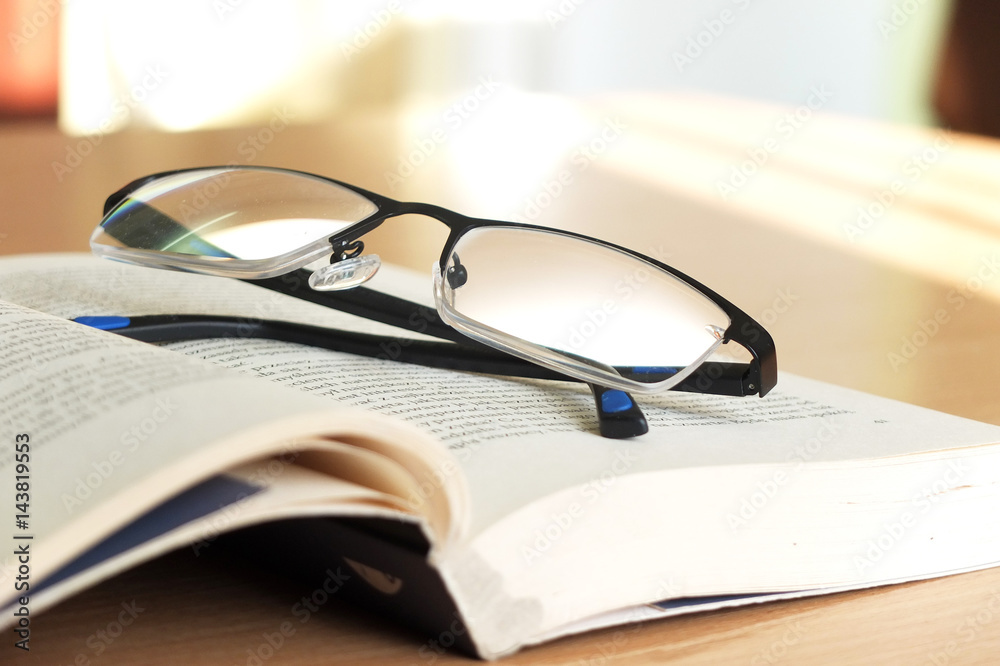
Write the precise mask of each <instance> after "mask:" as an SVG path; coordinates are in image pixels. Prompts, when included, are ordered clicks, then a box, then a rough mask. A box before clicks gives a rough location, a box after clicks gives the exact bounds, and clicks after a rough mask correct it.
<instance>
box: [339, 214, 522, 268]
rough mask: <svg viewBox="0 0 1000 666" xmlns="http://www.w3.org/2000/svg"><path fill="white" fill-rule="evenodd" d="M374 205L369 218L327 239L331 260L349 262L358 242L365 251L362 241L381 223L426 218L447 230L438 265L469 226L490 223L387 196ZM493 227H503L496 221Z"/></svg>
mask: <svg viewBox="0 0 1000 666" xmlns="http://www.w3.org/2000/svg"><path fill="white" fill-rule="evenodd" d="M373 203H374V204H375V205H376V206H377V207H378V211H376V212H375V213H374V214H373V215H372V216H370V217H368V218H367V219H364V220H361V221H360V222H358V223H356V224H352V225H350V226H349V227H347V228H346V229H342V230H341V231H339V232H337V233H336V234H334V235H332V236H330V238H329V242H330V247H331V253H332V257H331V261H334V260H340V259H350V258H353V257H355V256H357V254H359V253H360V252H358V253H355V254H345V253H349V252H353V248H355V247H356V246H357V244H358V243H361V246H360V247H361V248H362V250H363V249H364V243H363V241H362V240H361V239H362V238H363V237H364V236H365V235H366V234H369V233H371V232H372V231H374V230H375V229H377V228H378V227H380V226H382V223H383V222H385V221H387V220H390V219H392V218H394V217H402V216H404V215H420V216H422V217H429V218H431V219H434V220H437V221H438V222H440V223H442V224H444V225H445V226H446V227H447V228H448V232H449V235H448V238H447V240H446V241H445V243H444V246H443V251H442V254H441V258H440V261H441V264H442V265H443V264H444V261H445V259H446V257H445V255H446V254H447V249H448V248H449V247H451V246H452V245H453V244H454V240H455V239H456V238H457V237H458V235H459V234H460V233H461V232H462V231H464V230H465V229H467V228H468V227H470V226H474V225H476V224H477V223H480V224H482V223H489V221H488V220H477V219H475V218H471V217H467V216H465V215H462V214H461V213H456V212H455V211H452V210H448V209H447V208H442V207H441V206H437V205H435V204H427V203H419V202H409V201H395V200H393V199H388V198H386V197H378V199H377V200H375V201H373ZM496 224H502V223H500V222H497V223H496Z"/></svg>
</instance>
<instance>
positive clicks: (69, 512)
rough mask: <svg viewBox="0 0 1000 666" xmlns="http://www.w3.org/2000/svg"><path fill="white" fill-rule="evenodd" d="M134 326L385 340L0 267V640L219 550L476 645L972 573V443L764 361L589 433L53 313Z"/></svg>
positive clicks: (996, 495)
mask: <svg viewBox="0 0 1000 666" xmlns="http://www.w3.org/2000/svg"><path fill="white" fill-rule="evenodd" d="M383 273H384V275H383V274H380V275H379V276H378V277H377V278H376V280H382V281H383V283H384V284H383V285H382V286H383V287H385V288H387V289H391V290H394V291H396V292H397V293H404V292H405V293H409V294H410V295H411V296H412V295H414V294H415V295H416V298H425V296H424V294H425V293H427V294H428V295H429V291H430V290H429V285H427V284H424V283H422V282H420V283H418V284H413V280H412V277H411V276H409V275H408V274H406V273H405V272H403V271H401V270H397V271H392V270H390V267H386V268H383ZM376 286H379V285H378V284H376ZM158 313H185V314H197V313H211V314H216V315H232V316H237V317H246V318H247V320H248V321H250V320H253V319H254V318H267V319H283V320H289V321H298V322H307V323H310V324H314V325H322V326H331V327H339V328H349V329H353V330H364V331H367V332H374V333H380V334H387V335H390V336H398V335H399V333H398V332H396V331H394V330H392V329H388V327H383V326H381V325H379V324H375V323H372V322H368V321H364V320H360V319H357V318H354V317H351V316H350V315H345V314H341V313H337V312H331V311H329V310H326V309H324V308H320V307H318V306H314V305H311V304H308V303H304V302H300V301H297V300H295V299H292V298H288V297H284V296H282V295H279V294H275V293H273V292H268V291H264V290H261V289H259V288H257V287H254V286H251V285H247V284H243V283H239V282H236V281H233V280H227V279H222V278H214V277H206V276H199V275H190V274H182V273H171V272H166V271H156V270H150V269H142V268H137V267H132V266H127V265H122V264H115V263H112V262H107V261H101V260H97V259H94V258H91V257H89V256H84V255H46V256H35V257H10V258H5V259H3V260H0V355H2V359H3V362H2V364H0V405H2V413H3V418H2V420H0V422H2V433H0V484H2V487H4V488H7V489H8V491H5V492H8V495H9V497H10V498H11V500H13V501H9V502H7V503H6V506H7V507H8V509H7V510H8V513H9V515H7V516H6V517H5V520H7V521H8V522H7V524H8V531H7V533H8V534H9V535H11V536H10V537H8V545H9V547H8V548H7V549H5V551H4V556H3V559H2V563H3V565H2V571H0V601H2V605H3V607H4V610H3V612H2V618H3V620H2V623H3V626H4V628H5V629H8V630H9V629H13V630H15V633H14V636H15V637H20V638H15V640H22V641H25V646H28V645H29V643H28V641H30V623H31V618H32V617H34V616H35V614H37V613H40V612H42V611H44V610H45V608H47V607H50V606H52V605H53V604H55V603H57V602H58V601H59V600H61V599H64V598H66V597H67V596H68V595H71V594H73V593H75V592H77V591H79V590H81V589H83V588H85V587H87V586H90V585H93V584H95V583H96V582H98V581H100V580H102V579H105V578H107V577H109V576H112V575H114V574H115V573H117V572H119V571H121V570H123V569H124V568H126V567H129V566H133V565H135V564H137V563H139V562H141V561H144V560H147V559H149V558H152V557H154V556H157V555H159V554H161V553H163V552H166V551H167V550H170V549H174V548H179V547H189V548H192V549H193V550H194V551H195V552H196V553H197V552H199V550H201V549H205V548H212V547H215V546H216V544H217V543H218V542H219V541H220V540H221V539H222V537H220V536H219V535H220V534H221V533H234V534H235V535H234V536H232V537H231V538H233V539H238V540H244V541H246V542H247V543H249V544H251V545H252V547H249V548H247V549H246V550H247V552H250V551H252V552H254V553H255V554H256V555H258V556H259V557H260V558H261V559H263V560H269V561H271V562H275V563H278V564H279V565H280V566H282V569H283V570H286V571H296V572H298V573H299V574H301V575H305V576H311V577H313V579H314V580H315V581H316V584H317V586H318V587H317V589H318V590H319V589H322V590H325V591H326V592H328V593H333V592H334V591H336V592H337V593H341V592H343V593H344V594H349V595H351V596H354V597H355V598H357V599H359V600H360V601H361V602H362V603H368V604H371V605H374V606H375V607H377V608H379V609H381V610H382V611H384V612H386V613H390V614H393V615H396V616H399V617H400V618H404V619H405V618H410V619H409V620H406V621H410V622H413V623H414V624H415V625H416V626H419V627H420V628H422V629H424V630H425V631H427V632H428V633H429V634H430V635H432V636H435V637H438V638H439V639H440V640H439V641H438V642H436V643H435V645H451V644H454V645H457V646H459V647H464V648H465V649H467V650H469V651H473V652H475V653H476V654H478V655H480V656H482V657H484V658H496V657H499V656H502V655H504V654H509V653H511V652H513V651H516V650H518V649H519V648H521V647H523V646H526V645H530V644H534V643H538V642H541V641H545V640H549V639H552V638H554V637H557V636H561V635H566V634H569V633H573V632H579V631H585V630H588V629H591V628H596V627H600V626H608V625H613V624H616V623H626V622H635V621H640V620H646V619H650V618H657V617H665V616H669V615H672V614H679V613H687V612H693V611H697V610H702V609H712V608H719V607H724V606H732V605H737V604H747V603H758V602H761V601H765V600H769V599H775V598H789V597H795V596H803V595H809V594H822V593H826V592H831V591H836V590H844V589H851V588H859V587H865V586H872V585H879V584H884V583H889V582H897V581H904V580H913V579H919V578H926V577H931V576H939V575H944V574H949V573H955V572H960V571H968V570H972V569H977V568H982V567H987V566H991V565H994V564H996V563H998V561H1000V530H998V529H997V522H996V521H995V520H993V519H992V518H990V519H988V520H987V519H984V517H992V516H997V515H1000V492H997V484H998V481H1000V445H998V443H1000V427H996V426H991V425H986V424H981V423H977V422H973V421H968V420H965V419H961V418H958V417H953V416H949V415H945V414H940V413H936V412H932V411H929V410H925V409H921V408H917V407H913V406H909V405H905V404H901V403H897V402H893V401H890V400H885V399H881V398H876V397H872V396H868V395H864V394H861V393H857V392H853V391H849V390H845V389H841V388H837V387H834V386H830V385H826V384H823V383H819V382H815V381H811V380H807V379H803V378H799V377H795V376H791V375H787V374H786V375H782V376H781V379H780V381H779V384H778V387H777V388H776V389H775V390H774V391H773V392H772V393H771V394H770V395H769V396H768V397H766V398H764V399H759V398H726V397H720V396H712V395H701V394H688V393H672V392H668V393H667V394H665V395H661V396H656V397H652V398H649V399H646V400H644V401H643V409H644V411H645V413H646V416H647V418H648V420H649V422H650V432H649V433H648V434H647V435H645V436H643V437H640V438H636V439H633V440H610V439H605V438H601V437H599V436H598V435H597V434H596V428H597V425H596V420H595V417H594V415H593V412H592V409H593V407H592V402H591V397H590V395H589V393H588V392H587V390H586V387H585V386H583V385H576V384H567V383H556V382H545V381H541V380H527V379H511V378H497V377H490V376H480V375H473V374H469V373H460V372H454V371H448V370H439V369H433V368H425V367H421V366H414V365H406V364H401V363H396V362H393V361H388V360H382V359H377V358H363V357H356V356H352V355H349V354H342V353H336V352H330V351H325V350H320V349H315V348H310V347H304V346H299V345H293V344H288V343H283V342H275V341H267V340H257V339H248V338H239V337H237V338H222V339H210V340H195V341H185V342H173V343H168V344H161V345H158V346H154V345H149V344H145V343H141V342H136V341H132V340H127V339H123V338H120V337H118V336H116V335H114V334H112V333H109V332H105V331H98V330H93V329H91V328H88V327H86V326H83V325H81V324H77V323H73V322H70V321H67V320H68V319H71V318H75V317H78V316H84V315H132V316H137V315H144V314H158ZM387 344H407V339H406V338H398V337H397V338H394V339H393V340H392V341H391V342H388V343H387ZM14 491H16V492H17V493H18V494H17V496H16V497H15V494H14ZM305 612H306V610H303V613H305ZM305 619H308V615H305ZM303 621H304V620H303ZM445 638H447V641H445Z"/></svg>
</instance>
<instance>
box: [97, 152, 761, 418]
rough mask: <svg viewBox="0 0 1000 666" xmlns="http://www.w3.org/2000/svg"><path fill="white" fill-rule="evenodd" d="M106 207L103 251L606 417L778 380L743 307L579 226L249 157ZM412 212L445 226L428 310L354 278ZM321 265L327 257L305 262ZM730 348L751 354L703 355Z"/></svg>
mask: <svg viewBox="0 0 1000 666" xmlns="http://www.w3.org/2000/svg"><path fill="white" fill-rule="evenodd" d="M104 212H105V216H104V219H103V220H102V222H101V224H100V226H98V228H97V229H96V230H95V231H94V233H93V235H92V236H91V241H90V242H91V247H92V249H93V251H94V252H95V253H96V254H98V255H101V256H105V257H108V258H111V259H117V260H120V261H126V262H129V263H134V264H139V265H144V266H152V267H158V268H167V269H175V270H184V271H193V272H197V273H204V274H209V275H216V276H221V277H232V278H238V279H240V280H245V281H248V282H251V283H253V284H257V285H259V286H261V287H265V288H267V289H272V290H275V291H278V292H281V293H285V294H289V295H292V296H296V297H299V298H303V299H306V300H309V301H312V302H316V303H319V304H322V305H326V306H328V307H332V308H335V309H338V310H342V311H345V312H349V313H351V314H356V315H360V316H363V317H367V318H370V319H373V320H376V321H380V322H383V323H386V324H391V325H393V326H397V327H401V328H404V329H409V330H417V331H419V332H421V333H424V334H429V335H432V336H434V337H438V338H442V339H444V340H450V341H452V342H459V343H460V344H461V345H462V347H463V348H469V349H470V350H471V352H472V355H471V356H470V357H469V358H468V359H466V360H465V361H462V360H455V362H454V363H453V364H452V366H450V367H455V368H457V369H470V370H473V371H475V370H476V367H473V366H475V364H474V362H473V361H472V360H470V359H473V358H485V359H492V360H493V361H496V360H497V354H496V352H495V351H493V350H499V351H500V352H503V354H504V355H512V356H514V357H516V358H517V359H521V360H522V361H527V362H529V363H530V364H536V365H537V366H541V367H542V368H545V369H546V370H548V371H549V372H548V373H542V374H538V373H537V372H536V373H535V374H533V375H531V374H530V373H529V375H528V376H545V377H550V378H551V377H562V378H565V377H568V378H572V379H576V380H579V381H583V382H586V383H588V384H589V385H590V386H591V388H592V389H594V391H595V397H596V398H597V406H598V412H599V414H602V413H603V414H604V416H608V415H611V414H614V413H615V410H616V409H618V407H619V406H624V407H623V408H622V409H621V410H620V411H621V412H626V411H628V410H629V409H632V408H633V407H634V408H635V410H636V411H638V408H637V407H635V406H634V401H632V400H631V397H630V396H628V395H627V393H629V392H631V393H637V394H652V393H658V392H661V391H665V390H668V389H673V390H685V391H695V392H701V393H714V394H721V395H732V396H741V395H750V394H759V395H761V396H763V395H765V394H766V393H767V392H768V391H769V390H770V389H771V388H772V387H773V386H774V384H775V382H776V379H777V364H776V360H775V351H774V343H773V341H772V339H771V336H770V335H769V334H768V333H767V332H766V331H765V330H764V329H763V327H761V326H760V325H759V324H758V323H757V322H755V321H754V320H753V319H751V318H750V317H749V316H747V315H746V314H745V313H743V312H742V311H741V310H739V309H738V308H736V307H735V306H734V305H732V304H731V303H729V302H728V301H727V300H725V299H724V298H722V297H721V296H719V295H718V294H716V293H715V292H713V291H711V290H710V289H708V288H707V287H705V286H704V285H702V284H700V283H698V282H696V281H695V280H693V279H691V278H690V277H688V276H686V275H684V274H683V273H681V272H680V271H677V270H676V269H674V268H671V267H670V266H667V265H666V264H663V263H662V262H660V261H658V260H656V259H652V258H650V257H646V256H644V255H642V254H639V253H637V252H634V251H632V250H629V249H627V248H624V247H620V246H617V245H613V244H611V243H607V242H604V241H600V240H597V239H594V238H589V237H587V236H583V235H580V234H575V233H570V232H566V231H560V230H554V229H550V228H546V227H540V226H535V225H525V224H515V223H512V222H498V221H493V220H483V219H475V218H470V217H466V216H464V215H461V214H458V213H455V212H452V211H449V210H446V209H444V208H441V207H439V206H434V205H431V204H424V203H404V202H399V201H395V200H393V199H389V198H387V197H384V196H381V195H379V194H375V193H373V192H369V191H367V190H364V189H361V188H359V187H355V186H353V185H349V184H347V183H343V182H340V181H336V180H332V179H329V178H323V177H320V176H316V175H312V174H307V173H303V172H299V171H291V170H285V169H275V168H268V167H248V166H238V167H237V166H233V167H206V168H196V169H186V170H182V171H172V172H166V173H160V174H155V175H152V176H148V177H146V178H141V179H139V180H136V181H134V182H133V183H131V184H129V185H127V186H126V187H124V188H123V189H121V190H119V191H118V192H116V193H115V194H113V195H111V197H109V198H108V200H107V202H106V204H105V211H104ZM406 214H417V215H424V216H428V217H431V218H434V219H435V220H438V221H440V222H442V223H443V224H444V225H445V226H446V227H447V228H448V231H449V235H448V238H447V240H446V242H445V244H444V249H443V251H442V253H441V256H440V259H439V260H438V261H437V262H436V263H435V264H434V267H433V273H434V277H433V295H434V301H435V305H436V312H435V311H430V310H428V309H427V308H424V307H423V306H420V305H418V304H416V303H412V302H409V301H406V300H403V299H399V298H396V297H393V296H390V295H388V294H383V293H380V292H377V291H374V290H371V289H368V288H366V287H363V286H362V285H363V284H364V283H365V282H367V281H368V280H369V279H370V278H371V277H372V276H373V275H374V274H375V273H376V271H377V270H378V268H379V266H380V259H379V257H378V256H377V255H374V254H365V253H364V247H365V246H364V240H363V237H364V236H365V234H368V233H369V232H371V231H372V230H374V229H375V228H376V227H378V226H380V225H381V224H382V223H383V222H385V221H386V220H388V219H390V218H393V217H396V216H400V215H406ZM327 258H329V262H328V263H326V261H325V260H326V259H327ZM319 260H324V265H322V266H321V267H319V268H316V269H315V270H308V269H307V268H306V267H310V268H312V267H314V265H315V264H316V263H317V262H318V261H319ZM181 320H183V318H181ZM202 323H204V322H202ZM178 325H180V324H178ZM291 326H292V328H291V330H299V331H303V330H305V329H304V328H302V327H296V326H295V325H291ZM277 328H281V326H278V327H277ZM286 328H287V327H286ZM456 332H457V333H458V334H456ZM313 334H316V332H315V331H311V332H310V336H313V339H315V336H314V335H313ZM317 335H321V333H320V334H317ZM285 337H286V338H287V337H289V336H288V335H287V334H285ZM291 337H295V335H291ZM728 342H735V343H737V344H738V345H741V346H742V347H744V348H745V349H746V350H747V351H748V352H749V357H750V360H749V361H747V362H731V361H710V360H709V357H710V356H712V354H713V353H714V352H716V350H717V348H718V347H719V346H720V345H721V344H723V343H728ZM449 347H455V346H454V345H449ZM452 351H453V350H452ZM435 353H438V352H435ZM440 353H441V354H445V355H447V354H449V353H451V352H450V351H446V350H442V351H441V352H440ZM477 354H478V356H477ZM418 362H423V361H418ZM515 365H516V369H515V370H512V371H511V372H506V373H503V374H520V375H521V376H524V375H525V365H526V364H524V363H516V364H515ZM479 367H482V366H479ZM491 367H492V366H491ZM495 367H499V366H495ZM511 367H514V366H511ZM609 395H610V396H614V398H613V399H611V400H608V399H607V396H609ZM622 396H624V398H622ZM626 399H627V400H626ZM629 403H632V404H629ZM639 415H640V416H641V412H639ZM622 418H625V417H624V416H623V417H622ZM629 418H632V417H629ZM625 420H626V421H628V420H629V419H625ZM632 420H634V418H632ZM603 425H604V422H603V421H602V431H603V429H604V428H603ZM644 427H645V426H644V424H643V432H644ZM612 430H616V432H617V434H614V433H603V434H610V435H611V436H631V435H634V434H641V433H639V432H633V431H634V430H636V428H635V427H631V428H630V427H624V428H621V427H619V428H617V429H612ZM623 433H624V434H623Z"/></svg>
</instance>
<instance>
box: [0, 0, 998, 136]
mask: <svg viewBox="0 0 1000 666" xmlns="http://www.w3.org/2000/svg"><path fill="white" fill-rule="evenodd" d="M998 17H1000V14H998V13H997V12H996V11H995V7H994V5H992V4H991V3H989V2H987V1H985V0H971V1H970V0H875V1H873V0H843V1H842V2H837V3H819V2H807V3H803V2H793V1H792V0H701V1H698V2H696V1H694V0H687V1H684V0H670V1H669V2H664V1H662V0H619V1H617V2H608V1H607V0H506V1H505V2H503V3H494V2H468V1H463V0H354V1H352V2H331V1H326V2H324V1H322V0H170V1H169V2H168V1H166V0H143V1H140V2H134V1H131V2H130V1H127V0H4V2H3V3H2V4H0V32H2V33H3V34H4V35H5V38H6V41H7V48H4V49H0V111H2V114H3V116H4V117H6V118H8V119H10V118H17V117H26V116H34V117H38V116H42V117H57V118H58V122H59V126H60V128H61V129H62V130H63V131H65V132H67V133H70V134H78V135H88V134H95V133H106V132H113V131H118V130H121V129H125V128H127V127H149V128H157V129H162V130H168V131H183V130H195V129H204V128H216V127H226V126H234V125H250V124H258V123H260V122H266V121H268V119H270V118H271V117H272V115H273V113H274V108H275V107H276V106H277V105H280V106H282V107H283V108H287V109H288V111H289V113H288V115H289V118H293V119H294V122H297V123H310V122H316V121H322V120H328V119H331V118H336V117H337V115H338V114H339V113H343V112H344V110H345V109H351V110H357V109H359V108H363V107H386V106H393V105H400V104H412V103H413V102H414V101H420V100H421V99H427V98H442V97H445V96H448V95H454V94H456V93H457V92H459V91H465V90H469V89H474V88H475V87H476V86H478V85H481V83H482V82H483V81H484V80H489V81H492V82H494V84H495V85H497V86H503V87H504V88H505V89H506V90H522V91H530V92H548V93H561V94H572V95H580V94H587V95H589V94H595V93H603V92H609V91H621V90H629V91H635V90H650V91H664V90H697V91H704V92H708V93H712V94H718V95H724V96H736V97H744V98H752V99H757V100H762V101H767V102H773V103H779V104H787V105H797V104H800V103H802V101H803V100H804V99H805V97H806V96H807V95H808V94H809V91H810V89H811V87H813V86H816V85H818V84H819V83H820V82H822V83H823V84H824V85H826V86H827V87H828V88H829V89H830V90H832V91H834V94H833V95H832V97H831V99H830V101H829V103H828V104H827V105H826V106H825V107H824V108H825V110H827V111H832V112H835V113H844V114H850V115H856V116H862V117H867V118H875V119H880V120H890V121H896V122H904V123H919V124H934V123H940V124H945V125H947V126H949V127H952V128H955V129H966V130H969V131H976V132H984V133H996V132H997V131H998V130H1000V122H998V121H997V95H996V88H997V84H996V83H994V82H995V81H996V80H997V76H996V70H997V68H998V66H1000V65H998V64H997V63H998V62H1000V58H998V57H997V53H996V51H997V48H998V47H997V46H996V43H997V40H996V38H995V35H996V34H997V32H996V27H997V25H998V23H1000V18H998ZM944 74H947V76H944Z"/></svg>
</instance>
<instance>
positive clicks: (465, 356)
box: [75, 315, 649, 439]
mask: <svg viewBox="0 0 1000 666" xmlns="http://www.w3.org/2000/svg"><path fill="white" fill-rule="evenodd" d="M75 321H77V322H78V323H81V324H86V325H88V326H92V327H95V328H102V329H104V330H109V331H111V332H113V333H117V334H119V335H122V336H124V337H129V338H132V339H134V340H140V341H143V342H176V341H178V340H199V339H204V338H227V337H228V338H235V337H239V338H265V339H270V340H281V341H284V342H294V343H297V344H304V345H309V346H311V347H320V348H324V349H330V350H333V351H341V352H347V353H351V354H357V355H360V356H369V357H373V358H384V359H388V360H393V361H401V362H404V363H415V364H420V365H425V366H429V367H436V368H444V369H449V370H463V371H467V372H482V373H486V374H494V375H505V376H511V377H526V378H533V379H550V380H561V381H571V380H570V378H569V377H566V376H565V375H561V374H559V373H556V372H553V371H551V370H548V369H546V368H543V367H541V366H538V365H535V364H534V363H528V362H527V361H522V360H521V359H518V358H516V357H513V356H510V355H509V354H505V353H503V352H499V351H496V350H493V349H491V348H489V347H485V346H483V347H482V348H481V349H480V348H475V347H472V346H465V345H464V344H455V343H451V342H433V341H425V340H415V339H412V338H405V337H404V338H392V337H388V336H381V335H371V334H367V333H358V332H355V331H345V330H340V329H330V328H322V327H319V326H309V325H307V324H298V323H294V322H285V321H277V320H263V319H247V318H245V317H224V316H206V315H147V316H139V317H78V318H77V319H76V320H75ZM588 386H589V387H590V389H591V391H592V392H593V394H594V400H595V405H596V407H597V418H598V424H599V428H600V432H601V435H603V436H604V437H610V438H615V439H622V438H626V437H638V436H639V435H643V434H645V433H646V432H648V430H649V426H648V424H647V423H646V418H645V416H644V415H643V413H642V411H641V410H640V409H639V407H638V405H637V404H636V403H635V400H634V399H633V398H632V396H630V395H628V394H627V393H625V392H623V391H615V390H612V389H607V388H604V387H602V386H596V385H594V384H588Z"/></svg>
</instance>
